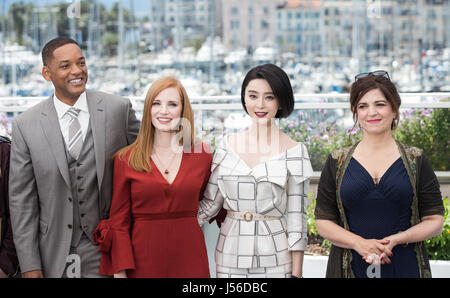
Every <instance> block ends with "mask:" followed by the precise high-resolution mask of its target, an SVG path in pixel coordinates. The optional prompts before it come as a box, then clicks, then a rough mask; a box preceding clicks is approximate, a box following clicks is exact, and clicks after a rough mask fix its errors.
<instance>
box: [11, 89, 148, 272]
mask: <svg viewBox="0 0 450 298" xmlns="http://www.w3.org/2000/svg"><path fill="white" fill-rule="evenodd" d="M86 97H87V103H88V109H89V114H90V124H91V128H92V135H93V139H94V149H95V159H96V169H92V170H93V171H96V172H97V179H98V186H99V199H98V201H99V213H100V218H103V219H104V218H108V216H109V208H110V205H111V199H112V184H113V159H112V157H113V155H114V154H115V153H116V152H117V151H118V150H120V149H121V148H123V147H125V146H127V145H129V144H131V143H132V142H134V140H135V139H136V137H137V134H138V131H139V126H140V123H139V121H138V120H137V119H136V116H135V112H134V110H133V109H132V107H131V103H130V101H129V100H128V99H125V98H121V97H117V96H113V95H110V94H106V93H102V92H97V91H86ZM65 152H66V149H65V145H64V139H63V136H62V134H61V129H60V125H59V120H58V116H57V114H56V109H55V106H54V103H53V95H52V96H50V98H48V99H47V100H44V101H43V102H41V103H39V104H37V105H35V106H34V107H32V108H30V109H28V110H27V111H25V112H24V113H22V114H21V115H19V116H17V117H16V118H15V119H14V121H13V128H12V147H11V165H10V176H9V195H10V209H11V210H10V211H11V221H12V228H13V236H14V243H15V246H16V250H17V255H18V257H19V262H20V268H21V271H22V272H27V271H31V270H42V271H43V273H44V276H45V277H61V275H62V273H63V271H64V268H65V263H66V258H67V255H68V254H69V249H70V242H71V238H72V229H71V227H70V226H69V225H72V224H73V205H72V200H71V199H69V198H70V197H71V187H70V186H71V184H70V178H69V169H68V164H67V159H66V153H65ZM96 224H97V223H95V225H96ZM89 228H90V229H89V230H91V229H92V230H93V229H94V228H95V226H94V227H89Z"/></svg>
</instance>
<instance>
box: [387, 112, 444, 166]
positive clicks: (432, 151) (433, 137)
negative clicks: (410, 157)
mask: <svg viewBox="0 0 450 298" xmlns="http://www.w3.org/2000/svg"><path fill="white" fill-rule="evenodd" d="M449 124H450V111H449V109H433V110H428V109H424V110H413V109H410V110H407V111H405V112H403V114H402V117H401V120H400V125H399V127H398V129H397V130H396V132H395V135H394V137H395V138H396V139H397V140H399V141H400V142H403V143H404V144H408V145H411V146H415V147H418V148H421V149H423V150H424V151H425V153H426V155H427V157H428V159H429V160H430V163H431V166H432V167H433V169H434V170H436V171H448V170H449V169H450V155H449V154H446V153H445V152H448V150H449V144H450V139H449V138H448V131H449Z"/></svg>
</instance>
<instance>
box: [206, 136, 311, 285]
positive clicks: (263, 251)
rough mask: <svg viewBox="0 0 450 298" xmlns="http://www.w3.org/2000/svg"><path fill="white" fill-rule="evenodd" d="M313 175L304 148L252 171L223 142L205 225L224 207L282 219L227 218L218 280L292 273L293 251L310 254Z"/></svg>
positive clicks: (219, 250)
mask: <svg viewBox="0 0 450 298" xmlns="http://www.w3.org/2000/svg"><path fill="white" fill-rule="evenodd" d="M312 173H313V170H312V167H311V162H310V160H309V157H308V152H307V149H306V147H305V145H304V144H303V143H298V145H296V146H295V147H293V148H291V149H288V150H287V151H284V152H283V153H280V154H278V155H276V156H274V157H271V158H269V159H268V160H266V161H265V162H263V163H260V164H258V165H257V166H255V167H254V168H250V167H248V165H247V164H246V163H245V162H244V161H243V160H242V159H241V158H240V157H239V155H237V154H236V153H235V152H234V151H233V149H231V147H230V146H229V145H228V143H227V136H225V137H224V138H223V139H222V140H221V141H220V142H219V145H218V147H217V149H216V152H215V154H214V157H213V162H212V166H211V177H210V179H209V183H208V186H207V187H206V190H205V193H204V197H203V200H202V201H201V202H200V208H199V214H198V220H199V223H200V224H203V223H205V222H207V221H208V220H210V219H211V218H213V217H214V216H216V215H217V213H218V212H219V211H220V209H221V208H222V206H223V207H224V208H225V209H226V210H231V211H235V212H245V211H251V212H253V213H257V214H261V215H266V216H274V217H277V219H270V220H257V221H255V220H252V221H245V220H240V219H236V218H232V217H229V216H227V217H226V219H225V221H224V222H223V223H222V226H221V229H220V233H219V238H218V242H217V246H216V252H215V260H216V265H217V277H285V276H289V275H290V274H291V264H292V260H291V253H290V252H291V251H301V250H305V249H306V245H307V242H308V238H307V222H306V207H307V196H308V190H309V178H310V177H311V175H312ZM278 218H279V219H278Z"/></svg>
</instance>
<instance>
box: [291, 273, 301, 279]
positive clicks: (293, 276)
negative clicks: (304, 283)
mask: <svg viewBox="0 0 450 298" xmlns="http://www.w3.org/2000/svg"><path fill="white" fill-rule="evenodd" d="M291 278H303V276H300V277H298V276H295V275H292V274H291Z"/></svg>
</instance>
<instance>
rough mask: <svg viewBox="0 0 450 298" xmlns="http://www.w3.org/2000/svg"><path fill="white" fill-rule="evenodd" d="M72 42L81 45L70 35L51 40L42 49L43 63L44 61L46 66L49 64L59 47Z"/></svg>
mask: <svg viewBox="0 0 450 298" xmlns="http://www.w3.org/2000/svg"><path fill="white" fill-rule="evenodd" d="M70 43H73V44H76V45H77V46H78V47H80V45H79V44H78V43H77V42H76V41H75V40H73V39H71V38H69V37H57V38H55V39H52V40H50V41H49V42H48V43H47V44H46V45H45V46H44V48H43V49H42V63H44V66H47V65H48V62H49V61H50V59H52V57H53V52H54V51H55V50H56V49H57V48H59V47H62V46H64V45H66V44H70Z"/></svg>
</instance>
